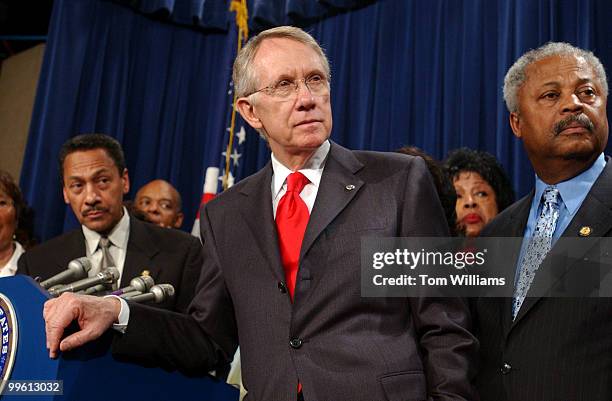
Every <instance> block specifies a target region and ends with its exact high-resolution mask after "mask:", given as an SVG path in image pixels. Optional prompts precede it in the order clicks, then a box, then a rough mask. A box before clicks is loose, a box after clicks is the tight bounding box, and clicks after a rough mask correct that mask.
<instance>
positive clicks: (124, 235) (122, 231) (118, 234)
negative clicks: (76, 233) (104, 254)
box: [81, 207, 130, 255]
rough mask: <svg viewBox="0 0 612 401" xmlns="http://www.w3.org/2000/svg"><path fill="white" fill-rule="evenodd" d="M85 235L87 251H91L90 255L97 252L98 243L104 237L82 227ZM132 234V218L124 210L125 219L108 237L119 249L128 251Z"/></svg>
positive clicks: (122, 219)
mask: <svg viewBox="0 0 612 401" xmlns="http://www.w3.org/2000/svg"><path fill="white" fill-rule="evenodd" d="M81 228H82V230H83V235H84V236H85V242H86V243H87V249H89V251H90V252H89V253H90V255H91V254H93V253H94V252H96V249H98V243H99V242H100V238H101V237H102V236H101V235H100V234H98V233H97V232H95V231H93V230H90V229H89V228H87V227H85V226H81ZM129 234H130V216H129V214H128V212H127V209H126V208H125V207H124V208H123V217H121V220H119V223H117V225H116V226H115V227H114V228H113V230H112V231H111V233H110V234H109V235H108V239H109V240H110V242H111V243H112V244H113V245H114V246H116V247H117V248H121V249H126V248H127V243H128V237H129Z"/></svg>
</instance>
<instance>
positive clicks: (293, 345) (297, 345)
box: [289, 338, 304, 349]
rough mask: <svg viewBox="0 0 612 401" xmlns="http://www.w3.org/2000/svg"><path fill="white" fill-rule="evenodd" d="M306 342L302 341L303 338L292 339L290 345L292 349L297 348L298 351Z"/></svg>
mask: <svg viewBox="0 0 612 401" xmlns="http://www.w3.org/2000/svg"><path fill="white" fill-rule="evenodd" d="M303 343H304V342H303V341H302V339H301V338H292V339H291V341H289V345H290V346H291V348H295V349H298V348H300V347H301V346H302V344H303Z"/></svg>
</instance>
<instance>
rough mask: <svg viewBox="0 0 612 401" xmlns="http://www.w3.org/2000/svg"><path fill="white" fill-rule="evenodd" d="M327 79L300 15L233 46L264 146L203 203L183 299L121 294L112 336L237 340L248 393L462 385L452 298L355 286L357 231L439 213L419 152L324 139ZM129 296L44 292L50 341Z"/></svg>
mask: <svg viewBox="0 0 612 401" xmlns="http://www.w3.org/2000/svg"><path fill="white" fill-rule="evenodd" d="M329 78H330V71H329V65H328V62H327V59H326V58H325V55H324V54H323V51H322V50H321V48H320V47H319V45H318V44H317V43H316V41H315V40H314V39H313V38H312V37H311V36H310V35H308V34H307V33H305V32H304V31H302V30H300V29H298V28H293V27H279V28H275V29H271V30H268V31H264V32H262V33H260V34H259V35H258V36H257V37H255V38H254V39H251V41H250V42H249V44H247V45H246V46H245V47H244V48H243V49H242V51H241V52H240V54H239V56H238V57H237V59H236V61H235V63H234V82H235V90H236V93H237V95H238V103H237V104H238V108H239V110H240V113H241V115H242V116H243V117H244V118H245V119H246V121H247V122H248V123H249V124H251V125H252V126H253V127H254V128H256V129H257V130H258V131H259V132H260V134H261V135H262V136H263V137H264V138H265V139H266V140H267V143H268V144H269V146H270V148H271V150H272V161H271V163H269V164H268V165H267V166H266V167H264V168H263V169H262V170H261V171H259V172H258V173H256V174H255V175H253V176H251V177H249V178H247V179H245V180H243V181H241V182H240V183H239V184H237V185H235V186H234V187H232V188H231V189H230V190H228V191H226V192H225V193H223V194H222V195H220V196H219V197H217V198H216V199H215V200H213V201H211V202H209V203H208V204H207V205H206V207H205V208H204V209H203V211H202V214H201V217H202V235H203V237H202V238H203V243H204V247H205V255H206V257H205V263H204V266H203V269H202V276H201V278H200V282H199V284H198V290H197V294H196V297H195V299H194V302H193V303H192V304H191V306H190V314H189V315H181V314H168V313H160V311H155V310H152V309H151V308H146V307H143V306H140V305H129V319H127V321H128V322H129V323H127V327H126V328H125V333H124V334H123V335H121V336H117V338H116V340H115V342H114V349H113V351H114V353H115V355H116V356H118V357H119V356H120V357H124V358H130V359H131V360H137V361H140V362H142V363H145V364H156V365H161V366H163V367H165V368H170V369H176V368H178V369H180V370H182V371H184V372H188V373H191V374H203V373H205V372H206V371H208V370H209V369H211V368H212V367H214V366H217V365H218V364H219V363H223V362H225V361H227V360H228V359H229V358H230V357H231V356H232V355H233V352H234V350H235V348H236V345H237V342H238V339H240V347H241V358H242V373H243V376H242V377H243V380H244V385H245V387H246V389H247V391H248V395H247V398H248V399H250V400H258V401H260V400H261V401H274V400H287V401H296V400H298V399H303V400H318V401H324V400H325V401H331V400H334V401H341V400H347V401H348V400H350V401H373V400H392V401H399V400H427V399H433V400H447V401H451V400H452V401H458V400H470V401H471V400H474V399H476V397H475V395H474V393H473V390H472V386H471V378H472V373H473V368H472V357H475V352H476V346H477V343H476V341H475V339H474V337H473V336H472V335H471V334H470V332H469V331H468V326H469V325H470V319H469V315H468V313H467V307H466V303H465V302H464V301H462V300H459V299H417V298H413V299H407V298H368V297H362V296H361V280H360V265H361V254H360V250H361V238H363V237H394V236H440V235H445V234H446V233H447V227H446V222H445V220H444V215H443V211H442V208H441V206H440V202H439V201H438V200H437V196H436V192H435V189H434V187H433V183H432V180H431V177H430V175H429V174H428V172H427V168H426V166H425V163H424V162H423V160H422V159H420V158H415V157H409V156H405V155H399V154H382V153H376V152H365V151H363V152H353V151H350V150H347V149H345V148H343V147H341V146H339V145H337V144H335V143H331V142H330V141H329V140H328V138H329V135H330V132H331V127H332V116H331V106H330V92H329ZM125 309H128V305H127V304H125V305H119V302H116V301H115V300H109V299H105V300H99V299H94V298H89V297H75V296H70V295H68V296H62V297H61V298H59V299H58V300H54V301H51V302H49V303H48V304H47V306H46V308H45V319H46V322H47V327H48V343H49V348H50V354H51V356H56V354H57V351H58V350H59V348H61V350H67V349H70V348H73V347H75V346H78V345H80V344H82V343H83V342H85V341H88V340H90V339H91V338H94V337H95V334H99V333H101V332H103V331H104V330H106V329H107V328H108V327H109V326H110V325H111V324H112V323H114V322H115V323H119V324H120V325H121V327H117V328H118V329H124V328H123V324H125V323H126V319H123V318H122V317H121V316H120V315H121V313H123V312H125ZM93 310H98V311H103V312H102V313H99V315H98V316H99V317H98V318H97V319H96V320H95V321H92V322H91V324H88V325H85V327H83V331H81V332H78V333H75V334H73V335H71V336H69V337H67V338H65V339H63V340H61V338H60V337H61V334H62V332H63V328H64V327H65V326H66V325H67V324H68V323H69V322H70V321H71V320H72V319H73V318H74V317H75V314H74V313H75V312H76V311H78V312H79V313H83V314H85V315H88V316H90V315H91V314H93ZM118 316H119V317H118ZM92 333H93V334H92ZM60 340H61V345H60Z"/></svg>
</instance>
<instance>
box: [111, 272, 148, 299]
mask: <svg viewBox="0 0 612 401" xmlns="http://www.w3.org/2000/svg"><path fill="white" fill-rule="evenodd" d="M154 285H155V281H154V280H153V277H151V276H145V275H142V276H140V277H134V278H133V279H132V280H131V281H130V285H129V286H127V287H123V288H120V289H118V290H117V291H113V292H112V293H111V295H119V296H121V295H125V294H128V293H130V292H136V291H137V292H138V293H144V292H147V291H149V289H150V288H151V287H153V286H154ZM133 295H136V294H133Z"/></svg>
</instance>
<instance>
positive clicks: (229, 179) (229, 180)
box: [219, 171, 234, 188]
mask: <svg viewBox="0 0 612 401" xmlns="http://www.w3.org/2000/svg"><path fill="white" fill-rule="evenodd" d="M219 181H221V184H222V185H223V181H225V174H223V175H220V176H219ZM233 185H234V176H233V174H232V172H231V171H230V172H229V174H228V176H227V188H230V187H232V186H233ZM223 187H225V185H223Z"/></svg>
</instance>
